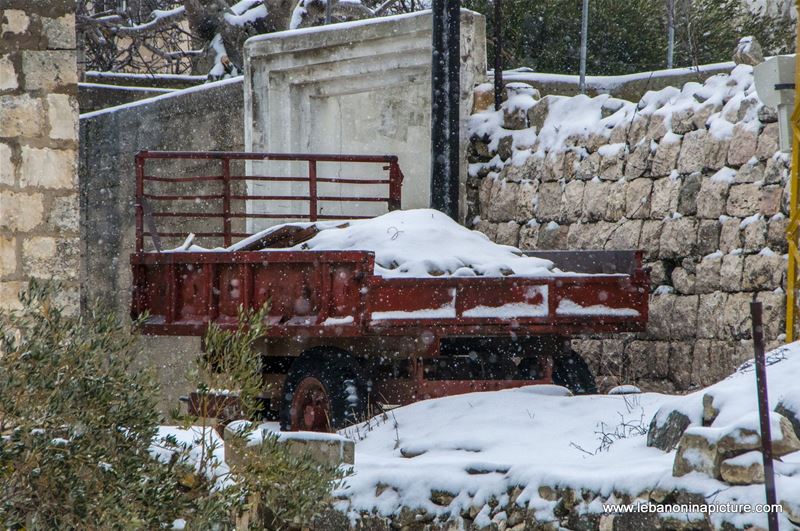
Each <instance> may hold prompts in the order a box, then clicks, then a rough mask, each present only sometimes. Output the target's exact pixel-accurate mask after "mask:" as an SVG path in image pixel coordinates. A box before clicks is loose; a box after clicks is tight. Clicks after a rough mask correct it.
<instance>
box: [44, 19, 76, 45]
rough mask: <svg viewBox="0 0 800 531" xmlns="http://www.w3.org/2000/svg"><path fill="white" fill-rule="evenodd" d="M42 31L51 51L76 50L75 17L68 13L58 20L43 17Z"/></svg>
mask: <svg viewBox="0 0 800 531" xmlns="http://www.w3.org/2000/svg"><path fill="white" fill-rule="evenodd" d="M39 20H40V21H41V23H42V30H43V32H44V35H45V37H47V48H48V49H50V50H74V49H75V15H73V14H72V13H68V14H66V15H64V16H61V17H58V18H47V17H41V18H40V19H39Z"/></svg>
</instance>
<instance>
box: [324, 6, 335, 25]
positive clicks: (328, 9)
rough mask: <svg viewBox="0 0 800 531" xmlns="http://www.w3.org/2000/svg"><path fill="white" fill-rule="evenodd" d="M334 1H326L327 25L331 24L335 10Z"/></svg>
mask: <svg viewBox="0 0 800 531" xmlns="http://www.w3.org/2000/svg"><path fill="white" fill-rule="evenodd" d="M332 4H333V0H326V1H325V24H326V25H327V24H330V23H331V11H332V9H333V6H332Z"/></svg>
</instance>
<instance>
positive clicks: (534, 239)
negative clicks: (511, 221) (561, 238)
mask: <svg viewBox="0 0 800 531" xmlns="http://www.w3.org/2000/svg"><path fill="white" fill-rule="evenodd" d="M538 241H539V224H538V223H528V224H526V225H523V226H522V227H521V228H520V229H519V248H520V249H522V250H531V251H533V250H535V249H538V248H539V246H538Z"/></svg>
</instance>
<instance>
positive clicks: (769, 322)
mask: <svg viewBox="0 0 800 531" xmlns="http://www.w3.org/2000/svg"><path fill="white" fill-rule="evenodd" d="M782 265H783V264H782ZM781 269H782V268H781ZM756 300H758V301H760V302H761V304H762V305H763V309H764V318H763V321H764V337H765V339H766V340H767V341H770V340H771V339H775V338H777V337H778V336H779V335H780V334H783V333H784V332H785V326H786V294H785V293H784V292H783V290H772V291H762V292H761V293H759V294H758V295H757V297H756ZM798 420H800V417H798ZM798 426H800V425H798ZM798 436H800V431H798Z"/></svg>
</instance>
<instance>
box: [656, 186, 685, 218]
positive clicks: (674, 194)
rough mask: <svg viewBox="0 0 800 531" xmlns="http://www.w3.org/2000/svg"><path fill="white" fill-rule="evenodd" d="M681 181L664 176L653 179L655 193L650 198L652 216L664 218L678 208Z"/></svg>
mask: <svg viewBox="0 0 800 531" xmlns="http://www.w3.org/2000/svg"><path fill="white" fill-rule="evenodd" d="M680 189H681V181H680V180H679V179H673V178H671V177H664V178H661V179H657V180H655V181H653V195H652V199H651V200H650V217H651V218H652V219H659V220H661V219H664V218H666V217H668V216H671V215H672V214H673V213H674V212H676V211H677V210H678V195H679V193H680Z"/></svg>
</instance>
